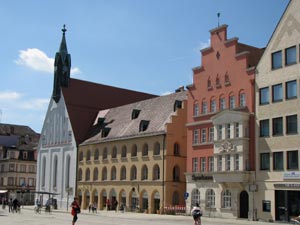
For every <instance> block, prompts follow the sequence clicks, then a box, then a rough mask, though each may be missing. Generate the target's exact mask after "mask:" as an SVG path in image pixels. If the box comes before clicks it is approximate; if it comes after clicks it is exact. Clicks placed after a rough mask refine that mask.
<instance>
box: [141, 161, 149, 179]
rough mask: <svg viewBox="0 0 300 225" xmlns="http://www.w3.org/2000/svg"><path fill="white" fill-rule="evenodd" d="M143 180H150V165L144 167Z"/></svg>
mask: <svg viewBox="0 0 300 225" xmlns="http://www.w3.org/2000/svg"><path fill="white" fill-rule="evenodd" d="M142 180H148V167H147V166H146V165H144V166H143V168H142Z"/></svg>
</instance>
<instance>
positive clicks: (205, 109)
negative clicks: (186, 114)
mask: <svg viewBox="0 0 300 225" xmlns="http://www.w3.org/2000/svg"><path fill="white" fill-rule="evenodd" d="M206 113H207V103H206V102H202V114H206Z"/></svg>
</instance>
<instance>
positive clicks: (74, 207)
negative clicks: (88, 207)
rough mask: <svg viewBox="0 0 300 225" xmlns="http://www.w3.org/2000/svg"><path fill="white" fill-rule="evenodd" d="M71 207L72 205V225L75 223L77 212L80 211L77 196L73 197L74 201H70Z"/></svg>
mask: <svg viewBox="0 0 300 225" xmlns="http://www.w3.org/2000/svg"><path fill="white" fill-rule="evenodd" d="M71 207H72V211H71V214H72V216H73V220H72V225H75V223H76V221H77V219H78V217H77V214H78V213H80V206H79V203H78V198H77V197H74V201H73V202H72V204H71Z"/></svg>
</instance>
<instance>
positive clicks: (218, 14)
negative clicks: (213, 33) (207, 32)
mask: <svg viewBox="0 0 300 225" xmlns="http://www.w3.org/2000/svg"><path fill="white" fill-rule="evenodd" d="M220 15H221V13H219V12H218V13H217V16H218V27H219V26H220Z"/></svg>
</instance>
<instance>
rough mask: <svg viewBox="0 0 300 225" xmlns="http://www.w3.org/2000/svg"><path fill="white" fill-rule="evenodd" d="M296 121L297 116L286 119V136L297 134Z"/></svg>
mask: <svg viewBox="0 0 300 225" xmlns="http://www.w3.org/2000/svg"><path fill="white" fill-rule="evenodd" d="M297 128H298V119H297V115H292V116H287V117H286V133H287V134H297V133H298V130H297Z"/></svg>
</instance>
